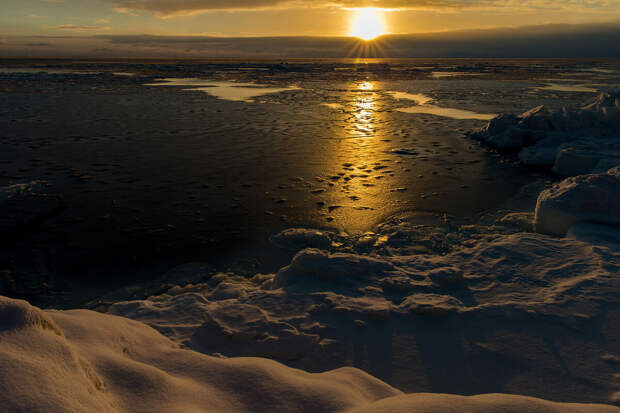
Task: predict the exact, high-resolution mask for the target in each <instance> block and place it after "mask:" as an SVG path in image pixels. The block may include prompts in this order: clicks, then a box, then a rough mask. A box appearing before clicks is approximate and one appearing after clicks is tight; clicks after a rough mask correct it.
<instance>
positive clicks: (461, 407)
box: [0, 297, 620, 413]
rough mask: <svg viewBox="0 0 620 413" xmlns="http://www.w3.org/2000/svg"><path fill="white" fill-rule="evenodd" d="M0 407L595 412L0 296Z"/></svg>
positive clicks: (610, 409)
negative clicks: (259, 351)
mask: <svg viewBox="0 0 620 413" xmlns="http://www.w3.org/2000/svg"><path fill="white" fill-rule="evenodd" d="M0 387H1V388H2V389H3V391H2V392H0V405H1V406H2V407H3V410H5V411H28V412H49V413H53V412H68V411H71V412H95V411H96V412H136V411H141V412H224V411H225V412H293V411H294V412H366V411H369V412H370V411H372V412H385V413H388V412H394V413H396V412H403V411H420V412H456V411H458V412H479V413H486V412H489V413H490V412H498V411H502V412H508V411H515V412H516V411H518V412H521V413H528V412H532V413H534V412H541V411H545V412H550V413H554V412H591V413H592V412H594V413H596V412H604V413H607V412H609V413H612V412H618V411H620V409H619V408H616V407H613V406H605V405H600V404H599V405H595V404H562V403H552V402H547V401H544V400H540V399H535V398H530V397H523V396H512V395H500V394H489V395H481V396H475V397H460V396H451V395H442V394H411V395H403V394H402V392H400V391H398V390H396V389H394V388H393V387H391V386H389V385H387V384H386V383H383V382H381V381H380V380H378V379H376V378H373V377H371V376H369V375H368V374H366V373H363V372H362V371H360V370H357V369H353V368H341V369H337V370H333V371H328V372H325V373H320V374H310V373H306V372H303V371H301V370H296V369H292V368H289V367H285V366H283V365H281V364H279V363H276V362H274V361H271V360H267V359H260V358H231V359H228V358H222V357H212V356H207V355H204V354H200V353H198V352H195V351H192V350H187V349H183V348H180V347H179V346H178V345H177V344H176V343H174V342H172V341H171V340H170V339H168V338H166V337H164V336H163V335H161V334H160V333H158V332H157V331H155V330H153V329H152V328H150V327H148V326H147V325H145V324H142V323H140V322H136V321H132V320H128V319H125V318H121V317H115V316H111V315H106V314H99V313H96V312H93V311H87V310H71V311H53V310H47V311H43V310H40V309H38V308H36V307H32V306H30V305H29V304H28V303H26V302H24V301H19V300H14V299H9V298H6V297H0Z"/></svg>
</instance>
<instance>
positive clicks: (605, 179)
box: [535, 168, 620, 236]
mask: <svg viewBox="0 0 620 413" xmlns="http://www.w3.org/2000/svg"><path fill="white" fill-rule="evenodd" d="M617 171H618V168H615V169H611V170H610V171H609V172H608V173H604V174H591V175H580V176H576V177H571V178H567V179H565V180H563V181H562V182H560V183H558V184H556V185H554V186H553V187H552V188H550V189H547V190H545V191H543V192H542V193H541V194H540V196H539V197H538V202H537V205H536V216H535V226H536V230H537V231H538V232H542V233H545V234H551V235H559V236H564V235H566V233H567V231H568V230H569V228H570V227H571V226H573V225H574V224H577V223H579V222H592V223H599V224H607V225H620V174H618V172H617Z"/></svg>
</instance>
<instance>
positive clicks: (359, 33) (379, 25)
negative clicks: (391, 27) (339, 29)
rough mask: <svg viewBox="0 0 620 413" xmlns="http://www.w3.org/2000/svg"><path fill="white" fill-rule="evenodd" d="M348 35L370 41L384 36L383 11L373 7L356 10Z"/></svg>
mask: <svg viewBox="0 0 620 413" xmlns="http://www.w3.org/2000/svg"><path fill="white" fill-rule="evenodd" d="M349 34H350V35H351V36H355V37H359V38H360V39H364V40H372V39H374V38H375V37H378V36H381V35H382V34H385V22H384V18H383V10H381V9H377V8H374V7H368V8H364V9H356V10H355V11H354V12H353V17H352V20H351V30H350V32H349Z"/></svg>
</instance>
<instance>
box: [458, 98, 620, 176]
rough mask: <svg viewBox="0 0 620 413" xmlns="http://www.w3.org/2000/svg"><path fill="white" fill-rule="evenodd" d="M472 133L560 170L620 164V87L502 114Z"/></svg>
mask: <svg viewBox="0 0 620 413" xmlns="http://www.w3.org/2000/svg"><path fill="white" fill-rule="evenodd" d="M470 136H471V137H473V138H475V139H478V140H480V141H482V142H484V143H486V144H489V145H491V146H493V147H496V148H498V149H500V150H504V151H516V152H519V159H520V160H521V162H523V163H524V164H526V165H532V166H543V167H549V168H553V171H554V172H555V173H556V174H558V175H562V176H575V175H580V174H587V173H590V172H592V171H595V170H596V169H597V165H598V164H599V163H601V164H603V165H606V166H608V168H609V167H611V166H615V165H618V164H620V92H611V93H602V94H600V95H599V96H598V97H597V98H595V99H593V100H592V101H590V102H588V103H587V104H585V105H584V106H582V107H564V108H562V109H559V110H551V109H548V108H545V107H544V106H538V107H536V108H534V109H531V110H529V111H527V112H525V113H523V114H521V115H512V114H505V115H501V116H498V117H496V118H494V119H492V120H491V121H490V122H489V123H488V124H487V126H486V127H484V128H482V129H480V130H478V131H474V132H471V133H470Z"/></svg>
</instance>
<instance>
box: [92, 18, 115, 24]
mask: <svg viewBox="0 0 620 413" xmlns="http://www.w3.org/2000/svg"><path fill="white" fill-rule="evenodd" d="M95 23H97V24H108V23H111V21H110V20H108V19H99V20H95Z"/></svg>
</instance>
